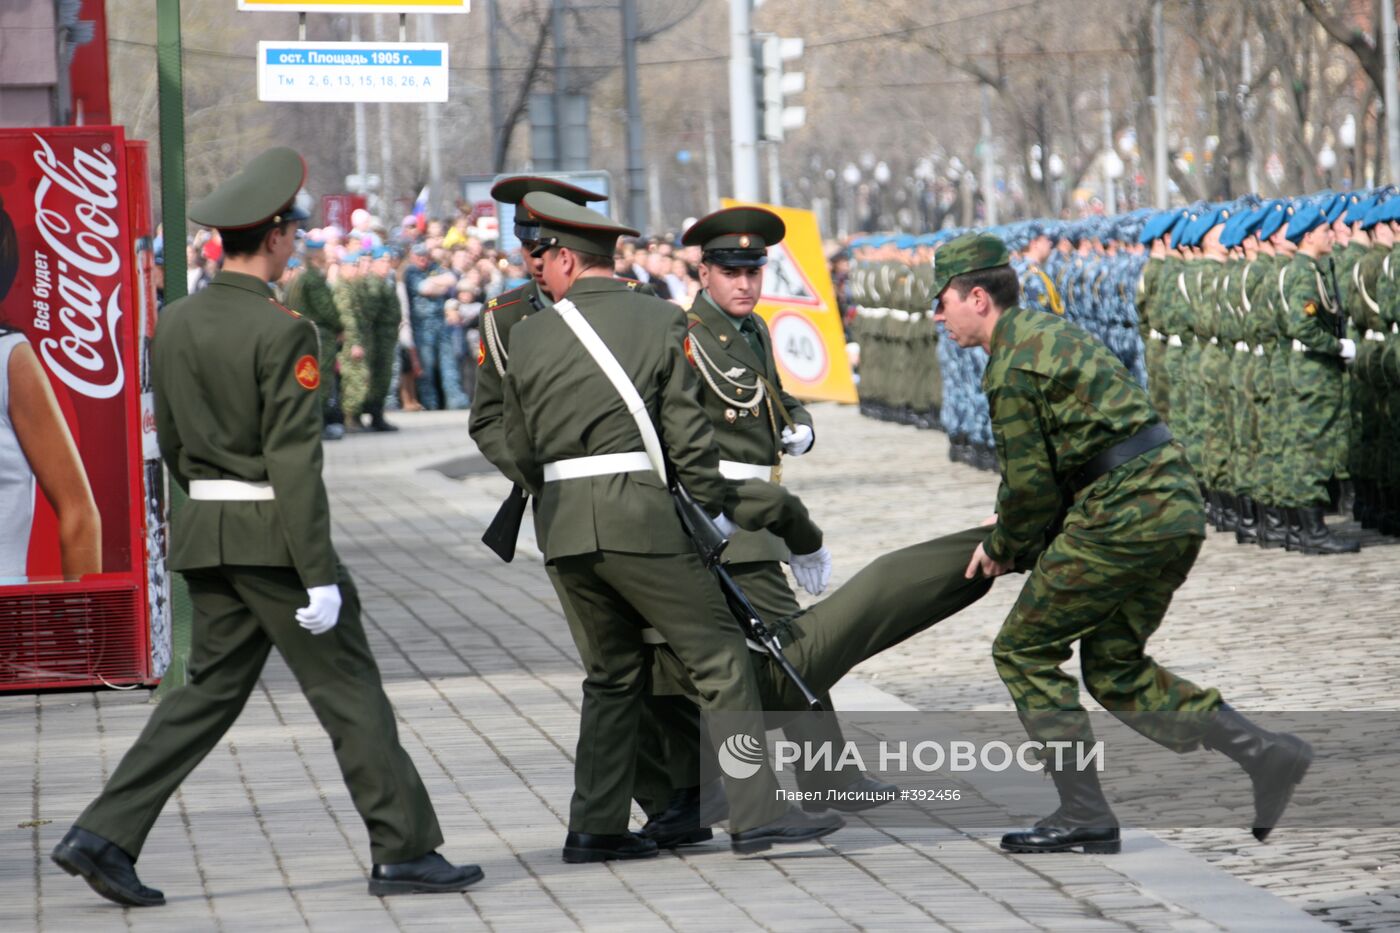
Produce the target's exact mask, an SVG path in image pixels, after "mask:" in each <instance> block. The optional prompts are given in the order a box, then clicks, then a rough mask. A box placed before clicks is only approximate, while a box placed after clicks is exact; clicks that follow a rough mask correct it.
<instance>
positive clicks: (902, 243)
mask: <svg viewBox="0 0 1400 933" xmlns="http://www.w3.org/2000/svg"><path fill="white" fill-rule="evenodd" d="M894 245H895V246H897V247H899V248H900V249H913V248H914V238H913V237H912V236H911V235H909V234H907V233H901V234H900V235H899V236H897V237H895V238H894Z"/></svg>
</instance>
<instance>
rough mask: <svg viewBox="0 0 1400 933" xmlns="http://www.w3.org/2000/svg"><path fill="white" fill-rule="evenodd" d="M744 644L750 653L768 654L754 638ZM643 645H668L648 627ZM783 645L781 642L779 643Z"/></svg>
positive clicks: (656, 632) (662, 637) (664, 638)
mask: <svg viewBox="0 0 1400 933" xmlns="http://www.w3.org/2000/svg"><path fill="white" fill-rule="evenodd" d="M744 643H745V644H747V645H748V646H749V650H750V651H759V652H763V653H765V654H766V653H767V651H768V649H767V648H765V647H763V646H762V645H760V644H759V643H758V642H756V641H754V640H753V639H752V638H745V639H744ZM642 644H644V645H664V644H667V641H666V636H665V635H662V634H661V633H660V632H658V631H657V630H656V629H654V628H652V627H651V626H650V625H648V626H647V627H646V628H644V629H642ZM779 644H780V645H781V642H780V643H779Z"/></svg>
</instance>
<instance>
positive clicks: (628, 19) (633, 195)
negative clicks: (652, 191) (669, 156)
mask: <svg viewBox="0 0 1400 933" xmlns="http://www.w3.org/2000/svg"><path fill="white" fill-rule="evenodd" d="M622 73H623V79H624V80H625V81H626V83H627V219H628V223H630V224H631V225H632V226H634V227H636V228H637V229H638V230H641V229H643V225H644V224H645V223H646V222H647V220H648V219H649V217H650V213H651V212H650V210H649V209H648V207H647V177H646V149H645V147H644V146H643V144H642V95H641V92H640V91H639V90H638V88H637V0H622Z"/></svg>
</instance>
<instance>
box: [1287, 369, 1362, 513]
mask: <svg viewBox="0 0 1400 933" xmlns="http://www.w3.org/2000/svg"><path fill="white" fill-rule="evenodd" d="M1342 367H1343V364H1342V361H1341V358H1340V357H1329V356H1324V355H1322V354H1318V353H1298V352H1294V353H1293V354H1292V359H1291V360H1290V361H1289V376H1290V379H1291V382H1292V386H1293V393H1292V398H1291V399H1290V400H1289V403H1290V404H1289V409H1290V411H1289V413H1290V416H1291V417H1290V418H1289V424H1288V427H1289V430H1288V437H1289V443H1288V445H1287V447H1286V448H1285V456H1286V458H1287V468H1286V472H1285V476H1284V483H1283V495H1284V496H1285V497H1286V498H1287V499H1288V502H1287V504H1288V505H1293V506H1311V505H1326V504H1327V502H1328V500H1329V495H1328V491H1327V483H1328V481H1329V480H1331V479H1332V477H1333V476H1336V475H1339V474H1341V475H1344V473H1345V469H1346V459H1347V434H1348V430H1349V418H1348V417H1347V416H1348V410H1347V407H1346V395H1345V388H1346V387H1345V380H1346V373H1345V372H1344V371H1343V368H1342Z"/></svg>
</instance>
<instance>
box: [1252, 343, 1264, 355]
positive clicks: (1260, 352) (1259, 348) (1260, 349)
mask: <svg viewBox="0 0 1400 933" xmlns="http://www.w3.org/2000/svg"><path fill="white" fill-rule="evenodd" d="M1254 355H1255V356H1263V355H1264V346H1263V344H1260V345H1259V346H1257V347H1255V348H1254Z"/></svg>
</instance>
